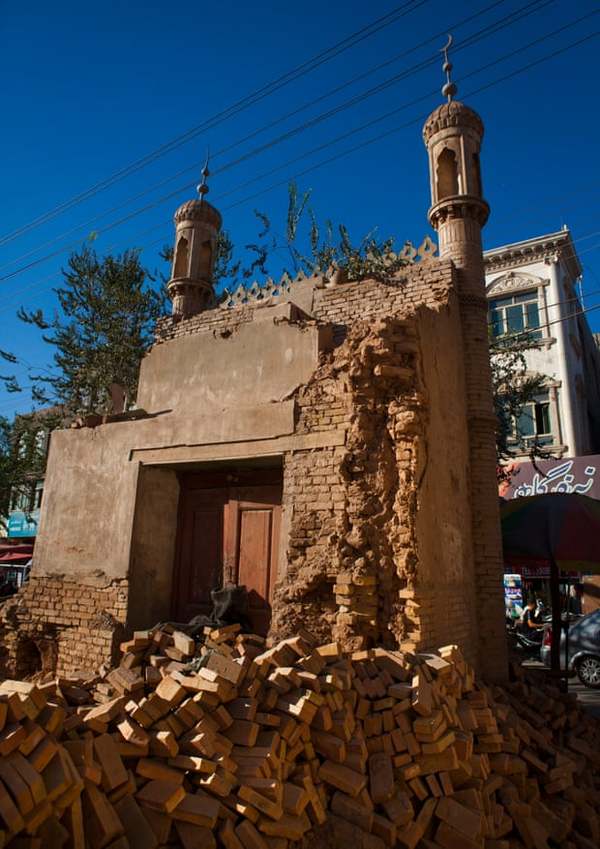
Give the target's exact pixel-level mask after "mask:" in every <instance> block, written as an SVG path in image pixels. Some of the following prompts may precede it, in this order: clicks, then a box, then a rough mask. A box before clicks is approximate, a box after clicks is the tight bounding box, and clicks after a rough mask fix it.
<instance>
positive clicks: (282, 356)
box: [33, 309, 327, 585]
mask: <svg viewBox="0 0 600 849" xmlns="http://www.w3.org/2000/svg"><path fill="white" fill-rule="evenodd" d="M326 341H327V334H326V333H325V332H324V329H323V328H318V327H317V326H316V324H315V323H314V322H313V323H312V324H308V325H305V324H304V323H290V322H289V321H288V320H286V319H281V318H280V319H278V320H277V323H275V321H273V320H268V311H267V310H266V309H265V310H261V316H260V321H257V322H252V323H248V324H246V325H243V326H241V327H237V328H235V329H233V330H228V331H227V332H225V333H223V334H219V335H216V336H213V335H212V334H205V335H202V334H198V335H195V336H188V337H185V336H184V337H179V338H176V339H172V340H170V341H169V342H165V343H163V344H162V345H159V346H158V347H157V348H155V349H154V350H153V351H152V352H151V354H149V356H148V357H147V360H149V361H150V365H146V364H145V363H144V365H143V381H142V387H141V401H140V406H143V407H145V408H146V409H147V410H167V412H164V413H162V414H159V415H157V416H155V417H152V418H147V419H142V420H137V421H124V422H112V423H110V424H105V425H100V426H99V427H96V428H82V429H70V430H62V431H55V432H54V434H53V436H52V443H51V449H50V453H49V459H48V467H47V472H46V485H45V498H44V508H43V509H42V518H41V522H40V528H39V534H38V538H37V542H36V548H35V555H34V567H33V568H34V574H35V575H38V576H41V575H50V574H68V575H72V576H75V577H76V578H77V579H78V580H86V579H94V578H96V577H98V576H100V575H105V576H107V577H108V578H109V579H110V578H124V577H126V576H127V575H128V573H129V565H130V559H131V556H132V549H131V544H132V536H133V526H134V514H135V504H136V497H137V492H138V474H139V468H140V463H139V460H137V459H136V452H143V451H151V450H152V449H159V450H164V449H165V448H169V447H172V448H176V447H185V446H201V445H205V446H214V448H210V449H209V451H208V456H206V453H205V456H204V458H203V459H205V460H210V459H211V456H210V454H211V452H212V453H213V455H214V459H217V458H218V457H219V456H220V453H221V448H220V446H222V445H224V444H230V443H235V442H238V441H240V442H241V441H243V440H258V441H260V440H269V439H271V440H272V439H276V438H277V437H280V436H283V435H288V434H292V433H293V430H294V401H293V400H284V398H285V396H286V395H289V394H291V393H293V391H294V389H295V388H297V386H298V385H300V383H302V382H303V381H306V380H308V378H309V377H310V375H311V374H312V372H313V371H314V369H315V368H316V366H317V364H318V358H319V349H320V346H321V345H322V344H325V342H326ZM153 381H156V385H157V386H156V388H153V386H154V383H153ZM169 387H170V388H169ZM275 402H279V403H275ZM145 491H146V488H145V487H142V488H141V490H140V492H142V493H143V492H145ZM164 497H165V498H166V499H167V501H168V504H166V505H163V506H164V507H165V509H166V511H167V513H168V514H169V515H170V514H171V513H172V502H173V490H172V487H171V486H169V487H167V489H166V491H165V493H164ZM141 510H142V508H139V511H138V515H141V512H140V511H141ZM152 510H155V511H158V513H160V504H156V503H155V502H152V503H151V511H152ZM158 513H157V515H158ZM90 517H93V521H90ZM140 521H141V520H140ZM161 521H162V520H161ZM169 544H170V543H169V542H168V541H164V540H163V541H161V542H160V543H158V542H157V547H158V548H159V549H161V554H160V555H159V561H160V562H161V563H162V564H163V566H164V563H165V562H166V561H165V560H164V558H165V557H166V552H167V551H168V547H169ZM136 545H137V549H136V548H135V547H134V551H133V554H134V556H135V555H136V551H137V553H138V555H139V551H140V550H141V549H140V546H142V548H143V544H142V542H141V538H140V537H138V539H137V542H136ZM151 568H153V567H151ZM157 568H158V567H157ZM156 580H157V584H158V585H160V584H161V581H162V578H160V579H159V578H158V577H157V579H156Z"/></svg>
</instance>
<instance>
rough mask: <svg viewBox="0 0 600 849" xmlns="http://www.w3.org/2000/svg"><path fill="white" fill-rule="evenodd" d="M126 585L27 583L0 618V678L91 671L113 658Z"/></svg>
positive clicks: (47, 579)
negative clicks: (0, 645)
mask: <svg viewBox="0 0 600 849" xmlns="http://www.w3.org/2000/svg"><path fill="white" fill-rule="evenodd" d="M127 597H128V582H127V581H126V580H125V581H114V582H112V583H110V584H108V585H107V586H101V585H100V586H94V585H89V584H82V583H79V582H77V581H74V580H67V579H63V578H62V577H39V578H36V577H33V576H32V577H31V579H30V580H29V582H28V583H27V584H26V585H25V587H23V589H22V590H21V591H20V592H19V593H18V595H17V596H15V597H14V599H11V600H9V601H8V602H6V603H5V604H4V606H3V608H2V610H1V613H0V643H1V644H2V653H1V654H0V672H2V673H4V674H6V675H13V676H16V677H23V676H27V675H31V674H33V673H35V672H38V671H43V672H52V673H55V674H58V675H64V674H70V673H73V672H74V671H75V670H89V671H91V670H94V669H97V668H98V667H99V666H101V665H102V664H103V663H111V662H113V661H114V660H116V658H117V656H118V648H119V643H120V642H121V640H122V639H123V634H124V623H125V618H126V614H127Z"/></svg>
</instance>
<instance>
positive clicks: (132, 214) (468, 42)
mask: <svg viewBox="0 0 600 849" xmlns="http://www.w3.org/2000/svg"><path fill="white" fill-rule="evenodd" d="M539 2H540V0H534V2H533V3H530V4H529V6H526V7H523V9H528V8H529V7H530V6H532V5H538V4H539ZM548 2H550V0H544V5H547V3H548ZM523 9H521V10H518V11H519V13H521V12H523ZM534 11H537V9H534ZM530 13H531V10H530V11H528V12H527V14H530ZM514 14H516V13H513V14H512V15H509V16H505V18H504V19H501V20H500V21H497V22H496V23H495V24H493V25H491V26H492V27H493V31H497V30H498V29H499V28H500V25H502V26H507V25H510V24H511V23H514V21H512V20H511V18H512V17H513V16H514ZM595 14H598V12H597V11H593V12H591V13H588V14H587V15H583V16H581V17H580V18H577V19H576V20H574V21H570V22H569V23H567V24H564V25H563V26H561V27H559V28H558V29H556V30H553V31H552V32H550V33H546V34H545V35H543V36H540V37H538V38H536V39H534V40H533V41H531V42H529V43H528V44H526V45H524V46H523V47H521V48H519V49H518V50H511V51H509V52H508V53H506V54H504V55H503V56H500V57H499V58H497V59H494V60H493V61H491V62H488V63H487V64H486V65H483V66H481V67H479V68H475V69H474V70H473V71H471V72H470V73H468V74H465V75H464V77H463V78H462V79H463V80H464V79H468V78H470V77H472V76H474V75H476V74H479V73H481V72H482V71H485V70H487V69H488V68H490V67H493V66H495V65H497V64H499V63H501V62H503V61H506V60H507V59H510V58H512V57H513V56H515V55H518V54H519V53H521V52H523V51H524V50H528V49H529V48H531V47H533V46H535V45H537V44H539V43H542V42H543V41H546V40H547V39H549V38H552V37H554V36H555V35H558V34H560V33H562V32H564V31H565V30H566V29H569V28H571V27H573V26H575V25H576V24H578V23H580V22H581V21H583V20H586V19H587V18H589V17H591V16H592V15H595ZM521 17H523V15H522V14H521ZM489 29H490V27H489V26H488V27H485V28H484V29H483V30H481V31H480V32H479V33H476V34H475V35H474V36H471V37H470V38H469V39H467V40H466V42H465V43H462V44H459V45H458V47H457V50H460V49H464V48H465V47H466V46H471V45H472V44H473V43H475V41H477V40H479V39H480V38H484V37H485V36H487V35H488V34H490V33H489ZM433 61H436V57H432V58H431V59H429V60H427V61H426V62H425V63H423V62H421V63H419V64H418V65H417V66H414V67H413V68H410V69H408V70H407V71H404V72H402V74H399V75H395V76H394V77H392V78H391V80H392V82H397V81H399V80H400V79H403V78H405V77H406V76H409V75H410V74H411V73H414V72H415V70H421V69H423V68H424V67H426V66H427V65H429V64H431V63H432V62H433ZM390 84H391V82H390V80H387V81H384V82H383V83H381V84H380V85H379V86H376V87H375V89H371V90H368V91H367V92H364V93H363V94H362V95H360V96H358V97H355V98H351V100H349V101H346V102H345V103H343V104H340V105H338V106H337V107H335V108H334V109H331V110H328V111H327V112H325V113H322V114H321V115H318V116H316V117H315V118H312V119H311V120H310V121H307V122H304V123H303V124H301V125H299V126H298V127H296V128H294V129H292V130H290V131H288V132H287V133H284V134H283V135H282V136H279V137H278V138H276V139H273V140H271V141H270V142H268V143H266V144H264V145H261V146H260V147H259V148H255V149H254V150H252V151H250V152H248V153H246V154H244V155H243V156H242V157H238V159H236V160H233V161H232V162H229V163H226V164H225V165H224V166H222V167H221V168H218V169H216V170H215V171H214V172H213V173H214V174H220V173H222V172H223V171H226V170H228V169H230V168H232V167H234V166H235V165H238V164H240V163H241V162H243V161H246V160H247V159H249V158H250V157H253V156H256V155H258V154H260V153H263V152H264V151H265V150H267V149H270V148H272V147H274V146H275V145H277V144H281V143H282V142H283V141H286V140H288V139H289V138H291V137H293V136H295V135H298V134H299V133H301V132H304V131H305V130H307V129H310V128H312V127H314V126H315V125H316V124H318V123H320V122H321V121H324V120H326V119H328V118H330V117H332V116H333V115H335V114H338V113H339V112H340V111H342V110H344V109H347V108H350V107H351V106H354V105H356V104H357V103H358V102H362V101H363V100H365V99H367V98H369V97H372V96H374V94H378V93H380V91H382V90H383V88H386V87H388V86H389V85H390ZM382 87H383V88H382ZM481 90H483V89H478V91H481ZM435 94H437V89H435V90H433V91H431V92H429V93H428V94H426V95H423V96H421V97H418V98H416V99H413V100H411V101H409V102H407V103H404V104H402V105H401V106H399V107H396V108H395V109H392V110H390V111H388V112H386V113H384V114H383V115H380V116H379V117H377V118H375V119H372V120H371V121H368V122H367V123H365V124H362V125H361V126H359V127H358V128H355V129H354V130H353V132H360V131H362V130H364V129H367V128H368V127H370V126H373V125H374V124H376V123H380V122H381V121H383V120H385V119H386V118H389V117H391V116H392V115H395V114H397V113H398V112H401V111H404V110H405V109H407V108H409V107H410V106H413V105H415V104H417V103H420V102H422V101H424V100H428V99H429V98H430V97H431V96H433V95H435ZM347 136H348V133H347V132H345V133H342V134H341V135H340V136H337V137H336V138H334V139H332V140H330V141H329V142H326V143H324V144H322V145H319V146H317V147H316V148H313V149H312V150H311V151H308V152H305V153H303V154H300V155H299V156H298V157H295V158H294V159H292V160H291V161H289V162H288V163H286V164H285V165H283V166H277V167H276V168H274V169H271V171H269V172H267V174H266V175H265V174H263V175H260V176H259V177H254V178H251V179H250V180H249V181H246V183H244V184H242V186H238V187H235V188H234V189H231V190H229V191H228V192H226V193H225V194H224V195H222V197H227V196H228V195H229V194H232V193H233V192H235V191H238V190H239V188H242V187H243V186H244V185H249V184H250V183H253V182H257V181H258V180H261V179H264V177H265V176H268V175H269V174H272V173H275V172H276V171H278V170H281V168H283V167H287V165H289V164H291V163H293V162H295V161H299V160H301V159H304V158H306V157H307V156H310V155H312V154H313V153H316V152H318V151H320V150H323V149H324V148H327V147H330V146H331V145H333V144H336V143H337V142H338V141H340V140H345V139H346V138H347ZM303 173H304V172H303ZM190 185H193V184H187V183H186V184H185V185H184V186H180V187H178V188H177V189H175V190H173V191H171V192H169V193H168V194H166V195H162V196H161V197H159V198H157V199H156V200H154V201H151V202H150V203H148V204H146V205H145V206H143V207H141V208H139V209H137V210H134V211H133V212H130V213H128V214H127V215H125V216H123V217H122V218H120V219H117V220H116V221H114V222H111V223H109V224H107V225H106V226H105V227H103V228H101V229H100V230H99V231H98V233H105V232H107V231H108V230H112V229H114V228H115V227H118V226H120V225H121V224H125V223H127V221H130V220H131V219H132V218H135V217H137V216H138V215H141V214H143V213H144V212H148V211H149V210H151V209H154V208H156V207H157V206H159V205H160V204H161V203H164V202H165V201H166V200H170V199H171V198H173V197H176V196H177V195H178V194H180V192H182V191H184V190H185V189H187V188H189V187H190ZM235 205H237V204H234V206H235ZM229 208H231V207H229ZM78 244H79V240H77V241H76V242H72V243H70V244H67V245H61V246H60V247H59V248H57V249H56V250H55V251H52V252H51V253H49V254H46V255H45V256H43V257H38V258H37V259H35V260H32V261H31V262H29V263H27V264H26V265H23V266H20V267H19V268H17V269H14V270H13V271H11V272H9V273H8V274H4V275H2V276H0V281H2V280H10V279H12V278H13V277H16V276H17V275H18V274H21V273H22V272H23V271H27V270H29V269H30V268H33V267H35V266H36V265H40V264H41V263H43V262H46V261H47V260H48V259H52V258H53V257H55V256H58V255H59V254H61V253H62V252H63V251H65V250H70V249H72V248H74V247H76V246H77V245H78Z"/></svg>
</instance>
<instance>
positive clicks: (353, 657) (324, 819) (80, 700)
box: [0, 626, 600, 849]
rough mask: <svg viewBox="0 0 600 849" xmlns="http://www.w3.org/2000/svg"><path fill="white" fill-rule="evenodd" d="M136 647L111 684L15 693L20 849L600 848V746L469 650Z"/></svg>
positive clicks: (14, 806) (566, 702)
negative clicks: (493, 679) (297, 848)
mask: <svg viewBox="0 0 600 849" xmlns="http://www.w3.org/2000/svg"><path fill="white" fill-rule="evenodd" d="M239 631H240V628H239V626H227V627H224V628H219V629H213V630H211V629H208V628H207V629H205V633H204V635H203V638H202V640H201V641H200V642H195V641H194V639H192V638H191V637H189V636H187V635H186V634H184V633H182V632H178V631H173V629H172V627H170V626H165V627H163V628H158V629H154V630H152V631H147V632H137V633H135V634H134V637H133V639H132V640H130V641H128V642H126V643H124V644H122V646H121V648H122V653H123V654H122V660H121V665H120V666H119V667H118V668H115V669H112V670H104V673H103V674H102V675H101V676H96V677H94V678H89V677H88V679H87V680H86V676H85V675H83V676H81V677H80V678H78V679H76V680H75V679H69V680H66V679H57V680H53V681H50V682H46V683H44V682H37V683H35V682H21V681H4V682H3V683H2V684H0V755H1V759H0V821H1V822H0V824H1V825H2V828H3V831H1V832H0V845H6V846H7V847H10V849H17V847H18V849H38V847H41V846H43V847H44V849H60V847H65V849H83V847H91V849H127V847H131V849H154V847H159V846H173V847H175V846H177V847H184V849H210V847H217V846H218V847H225V849H288V847H291V845H292V844H295V843H297V842H303V843H305V845H308V843H309V841H310V844H311V845H312V847H315V846H331V847H335V846H341V845H343V844H344V843H345V842H350V841H352V844H353V845H354V846H356V847H357V849H385V847H393V846H399V847H401V849H417V847H419V848H420V849H436V847H445V849H517V847H526V849H544V848H545V847H546V848H547V847H563V849H592V847H597V846H598V843H599V841H600V827H599V818H598V816H599V813H600V746H599V743H600V734H599V727H598V724H597V723H596V721H595V720H593V719H592V718H590V717H588V716H586V715H585V714H584V713H583V712H582V711H580V710H579V709H578V708H577V706H576V704H575V702H574V700H573V698H571V697H568V696H563V695H560V694H558V692H556V691H554V690H552V689H550V688H545V689H544V688H535V687H533V686H532V685H531V684H528V683H527V682H526V681H524V680H522V681H520V682H517V683H515V684H511V685H508V686H507V687H505V688H500V687H487V686H485V685H483V684H482V683H481V682H478V681H476V680H475V677H474V675H473V672H472V670H471V669H470V667H469V666H468V665H467V664H466V663H465V661H464V659H463V657H462V656H461V653H460V651H459V650H458V649H457V648H456V647H455V646H446V647H444V648H441V649H440V650H439V652H438V653H437V654H420V655H409V654H403V653H401V652H397V651H389V650H386V649H382V648H374V649H370V650H365V651H357V652H353V653H351V654H344V653H343V652H342V650H341V648H340V646H339V645H338V644H337V643H332V644H329V645H317V644H316V641H315V640H314V639H313V637H312V636H311V635H310V634H308V633H305V632H300V633H299V634H298V635H297V636H296V637H294V638H292V639H287V640H284V641H282V642H280V643H279V644H277V645H275V646H273V647H271V648H265V642H264V640H263V639H262V638H260V637H257V636H254V635H251V634H241V633H239Z"/></svg>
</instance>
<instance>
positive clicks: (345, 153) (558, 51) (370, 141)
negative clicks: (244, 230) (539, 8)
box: [77, 12, 600, 244]
mask: <svg viewBox="0 0 600 849" xmlns="http://www.w3.org/2000/svg"><path fill="white" fill-rule="evenodd" d="M592 14H597V12H594V13H592ZM584 17H589V15H588V16H584ZM579 20H581V19H578V20H577V21H575V22H571V24H567V25H565V26H564V27H561V28H559V30H555V31H554V32H552V33H548V34H547V35H545V36H542V37H540V38H538V39H536V40H535V41H534V42H531V43H530V44H529V45H525V46H524V47H523V48H520V49H519V50H517V51H511V53H509V54H506V55H505V56H503V57H500V58H499V59H497V60H494V61H493V62H491V63H488V65H486V66H485V69H487V68H488V67H490V66H491V65H494V64H498V62H500V61H503V60H504V59H506V58H508V57H509V56H512V55H515V54H517V53H520V52H523V50H525V49H528V48H529V47H530V46H531V44H535V43H538V42H540V41H544V40H545V39H547V38H550V37H552V36H553V35H556V34H557V33H558V32H560V31H562V30H563V29H565V28H566V27H568V26H573V25H574V24H575V23H578V22H579ZM599 34H600V31H596V32H593V33H591V34H589V35H587V36H585V37H583V38H581V39H578V40H577V41H575V42H572V43H571V44H568V45H566V46H565V47H563V48H560V49H556V50H554V51H551V52H550V53H548V54H546V55H544V56H542V57H539V58H538V59H536V60H533V61H531V62H529V63H527V64H526V65H523V66H521V67H520V68H517V69H515V70H513V71H511V72H510V73H508V74H505V75H504V76H502V77H499V78H497V79H496V80H493V81H491V82H489V83H486V84H484V85H483V86H481V87H479V88H477V89H474V90H472V91H470V92H468V93H467V95H466V96H467V97H470V96H473V95H475V94H478V93H480V92H481V91H484V90H487V89H488V88H491V87H492V86H494V85H498V84H500V83H502V82H505V81H506V80H508V79H511V78H513V77H515V76H517V75H518V74H521V73H524V72H525V71H527V70H529V69H530V68H532V67H535V66H537V65H539V64H541V63H542V62H545V61H548V60H550V59H552V58H555V57H556V56H559V55H561V54H563V53H565V52H567V51H568V50H571V49H573V48H574V47H577V46H579V45H580V44H582V43H584V42H587V41H589V40H591V39H593V38H596V37H597V36H598V35H599ZM481 70H484V68H482V69H476V70H474V71H472V72H470V73H469V74H466V75H465V76H464V77H463V78H462V79H463V80H464V79H467V78H469V77H471V76H473V75H474V74H476V73H479V72H480V71H481ZM433 93H435V92H433ZM430 96H431V95H430V94H428V95H425V96H423V97H420V98H417V99H415V100H414V101H411V103H410V104H405V105H403V106H401V107H398V108H397V109H394V110H392V111H391V112H388V113H386V115H384V116H380V117H379V118H376V119H374V120H372V121H370V122H368V123H367V124H364V125H362V126H360V127H358V128H355V129H354V130H353V132H358V131H359V130H362V129H365V128H366V127H368V126H372V125H373V124H374V123H377V122H379V121H381V120H382V119H383V118H385V117H389V115H391V114H395V113H396V112H398V111H401V110H402V109H405V108H406V107H407V106H409V105H414V103H417V102H420V101H422V100H424V99H427V98H429V97H430ZM426 117H427V116H426V115H425V116H419V117H418V118H415V119H412V120H410V121H408V122H406V123H404V124H401V125H399V126H396V127H392V128H391V129H389V130H387V131H385V132H384V133H380V134H378V135H377V136H374V137H371V138H370V139H367V140H365V141H363V142H361V143H359V144H357V145H354V146H353V147H351V148H348V149H346V150H344V151H341V152H339V153H337V154H335V155H334V156H331V157H328V158H327V159H325V160H321V161H320V162H317V163H315V164H314V165H312V166H309V167H308V168H306V169H304V170H303V171H301V172H298V173H296V174H294V175H292V176H291V177H290V176H288V177H286V178H285V179H284V180H282V181H278V182H277V183H274V184H271V185H270V186H268V187H266V188H265V189H262V190H261V191H259V192H256V193H254V194H253V195H250V196H248V197H245V198H242V199H241V200H239V201H236V202H235V203H233V204H230V205H229V206H227V207H225V208H224V209H225V210H227V209H232V208H234V207H236V206H239V205H240V204H243V203H247V202H248V201H249V200H253V199H254V198H256V197H258V196H260V195H262V194H265V193H267V192H269V191H272V190H273V189H274V188H278V187H279V186H281V185H282V184H286V183H288V182H289V180H290V179H297V178H299V177H301V176H304V175H305V174H307V173H310V172H311V171H314V170H316V169H318V168H321V167H323V166H325V165H328V164H330V163H331V162H334V161H336V160H337V159H340V158H342V157H344V156H348V155H350V154H352V153H354V152H356V151H357V150H361V149H363V148H364V147H367V146H369V145H371V144H374V143H376V142H378V141H380V140H382V139H384V138H387V137H389V136H390V135H392V134H395V133H397V132H399V131H400V130H402V129H405V128H406V127H409V126H412V125H414V124H416V123H419V122H421V121H423V120H425V119H426ZM347 135H348V134H347V133H345V134H343V136H338V137H337V138H335V139H333V140H331V141H330V142H327V143H324V144H323V145H319V146H318V147H317V148H313V149H312V150H311V151H309V152H308V153H303V154H301V155H300V156H298V157H295V158H294V159H292V160H290V161H288V162H287V163H285V164H284V165H283V166H278V167H276V168H274V169H271V170H270V171H268V172H266V173H264V174H262V175H260V176H259V177H255V178H253V179H251V180H249V181H246V183H244V184H242V185H241V186H238V187H236V188H234V189H232V190H230V191H229V192H228V193H226V194H231V193H233V192H234V191H237V190H239V188H242V187H243V186H245V185H248V184H250V183H252V182H256V181H258V180H262V179H265V178H266V177H268V176H270V174H272V173H274V172H276V171H278V170H281V168H284V167H287V166H288V165H290V164H293V163H294V162H296V161H298V160H300V159H303V158H305V157H306V156H308V155H311V154H313V153H315V152H318V151H319V150H322V149H324V148H326V147H329V146H331V145H332V144H335V143H337V141H339V140H341V139H343V138H346V137H347ZM223 196H226V195H223ZM131 217H133V216H132V215H130V216H127V219H129V218H131ZM117 223H121V222H117ZM114 226H116V225H115V224H113V225H111V227H110V228H109V227H107V228H105V230H104V231H106V230H107V229H112V227H114ZM160 226H164V225H162V224H158V225H155V226H153V227H151V228H149V230H153V229H157V227H160ZM104 231H103V232H104ZM145 232H148V231H145ZM158 241H163V239H159V240H157V242H158ZM77 244H79V243H77Z"/></svg>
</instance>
